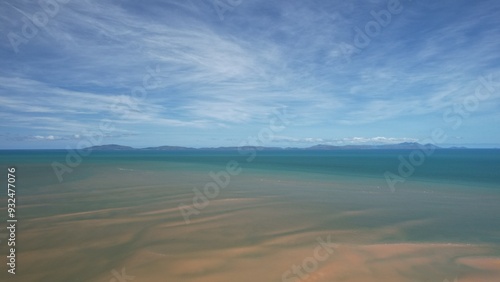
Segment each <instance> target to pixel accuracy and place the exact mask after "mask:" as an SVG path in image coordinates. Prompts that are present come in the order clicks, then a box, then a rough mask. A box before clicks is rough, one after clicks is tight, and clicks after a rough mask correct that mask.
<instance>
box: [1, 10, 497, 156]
mask: <svg viewBox="0 0 500 282" xmlns="http://www.w3.org/2000/svg"><path fill="white" fill-rule="evenodd" d="M0 31H1V35H2V38H1V40H0V64H1V65H0V119H1V120H2V122H1V123H0V149H55V148H60V149H65V148H66V149H68V148H78V147H85V145H103V144H111V143H114V144H121V145H128V146H133V147H148V146H160V145H174V146H190V147H212V146H240V145H253V144H255V145H264V146H281V147H287V146H293V147H308V146H312V145H316V144H332V145H351V144H389V143H401V142H421V143H434V144H436V145H438V146H444V147H447V146H469V147H500V127H499V125H500V111H499V110H500V2H499V1H494V0H492V1H486V0H485V1H465V0H453V1H450V0H444V1H429V0H421V1H417V0H400V1H398V0H381V1H379V0H366V1H340V0H338V1H337V0H329V1H326V0H325V1H321V0H311V1H298V0H287V1H284V0H283V1H268V0H267V1H260V0H215V1H214V0H199V1H198V0H196V1H195V0H186V1H181V0H178V1H165V0H164V1H153V0H147V1H132V0H113V1H106V0H104V1H94V0H82V1H70V0H41V1H24V0H7V1H5V0H4V1H2V2H1V3H0ZM436 136H439V138H438V137H436Z"/></svg>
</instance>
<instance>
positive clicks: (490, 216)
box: [0, 149, 500, 282]
mask: <svg viewBox="0 0 500 282" xmlns="http://www.w3.org/2000/svg"><path fill="white" fill-rule="evenodd" d="M84 153H85V154H82V152H77V151H68V150H19V151H16V150H11V151H0V168H1V170H0V184H1V185H2V186H3V187H6V183H7V179H6V178H7V167H15V168H16V179H17V181H16V197H17V202H16V211H17V218H18V224H17V225H18V228H17V231H16V232H17V245H18V247H17V249H16V252H17V253H16V255H17V273H16V275H15V276H13V275H10V274H7V273H6V269H7V268H6V264H5V263H2V264H1V267H0V271H1V272H0V279H1V281H106V282H107V281H115V282H116V281H132V279H131V278H130V277H134V280H133V281H209V282H210V281H214V282H215V281H293V282H298V281H319V282H321V281H325V282H326V281H438V282H443V281H445V280H446V279H447V280H449V281H453V280H454V279H458V280H457V281H460V282H463V281H500V220H499V216H498V215H499V214H500V150H498V149H496V150H495V149H447V150H439V149H438V150H435V151H433V152H423V151H412V150H337V151H306V150H304V151H283V150H277V151H267V150H262V151H257V150H256V151H253V150H245V151H241V152H237V151H214V150H206V151H200V150H197V151H144V150H136V151H86V152H84ZM388 173H389V174H388ZM58 174H59V176H58ZM388 175H391V177H392V178H390V179H389V181H388V179H387V176H388ZM391 179H392V180H391ZM394 179H397V181H396V182H394ZM391 181H392V183H393V185H392V186H391ZM221 183H222V184H221ZM5 190H6V189H5ZM6 194H7V193H6V192H2V194H0V203H2V204H1V205H0V207H1V208H2V209H1V210H0V212H1V214H0V226H1V227H3V226H4V225H5V224H6V219H7V210H6V208H5V207H6V203H7V195H6ZM2 229H4V227H3V228H2ZM1 235H2V233H1V232H0V240H2V242H0V254H1V256H2V257H4V259H5V261H6V258H5V257H6V255H7V245H6V241H5V240H3V239H2V237H1ZM325 240H326V241H328V240H330V241H331V246H332V247H331V250H333V251H332V252H331V253H329V252H327V249H324V252H325V254H326V257H325V256H322V257H321V258H324V257H325V259H324V260H321V259H318V258H319V257H318V258H316V256H315V254H316V253H315V250H316V247H317V246H321V244H320V243H319V242H325ZM323 245H324V244H323ZM328 250H330V249H328ZM4 254H5V255H4ZM294 266H296V267H295V268H294ZM125 272H126V275H124V273H125ZM117 273H118V274H117ZM127 275H128V276H127ZM4 279H9V280H4ZM113 279H114V280H113ZM120 279H121V280H120ZM127 279H130V280H127ZM495 279H496V280H495Z"/></svg>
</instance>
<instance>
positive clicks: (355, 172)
mask: <svg viewBox="0 0 500 282" xmlns="http://www.w3.org/2000/svg"><path fill="white" fill-rule="evenodd" d="M411 152H412V151H411V150H345V151H258V152H256V155H255V158H253V159H251V160H249V156H250V152H248V151H247V152H246V153H244V154H240V153H238V152H230V151H223V152H222V151H180V152H168V151H108V152H105V151H94V152H91V154H90V155H88V156H82V157H81V161H80V162H79V163H78V165H77V166H76V167H74V168H72V169H73V171H72V172H71V173H67V174H66V176H67V179H68V180H70V179H73V178H78V174H79V171H82V173H83V171H84V170H82V169H81V168H82V167H96V168H97V167H102V166H116V167H118V166H120V165H121V166H128V167H133V168H141V169H151V170H162V169H179V168H190V169H194V170H204V169H207V166H215V167H221V168H223V167H224V166H225V164H226V163H227V162H228V161H231V160H235V161H237V162H238V163H239V164H240V166H241V167H242V168H243V169H247V170H264V171H268V172H278V171H279V172H281V173H290V174H294V173H299V172H309V173H315V174H320V175H323V176H328V175H337V176H344V177H368V178H376V179H385V178H384V173H385V172H386V171H390V172H392V173H394V174H396V175H400V174H399V172H398V166H399V165H400V163H401V161H400V159H399V158H400V156H401V157H403V158H404V159H406V160H408V157H409V155H410V154H411ZM67 155H68V151H66V150H29V151H28V150H26V151H0V157H1V160H0V165H2V166H8V165H14V166H25V165H28V164H29V165H31V166H35V167H39V168H40V169H41V171H40V172H43V173H44V174H47V175H46V177H45V179H46V181H49V182H50V181H57V178H55V175H54V178H53V179H51V177H50V175H48V174H54V172H52V173H50V172H48V171H47V168H49V167H50V165H51V164H52V163H53V162H60V163H61V164H66V160H65V159H66V157H67ZM417 161H418V162H420V160H418V159H417ZM413 168H414V172H413V174H412V175H411V176H408V177H405V179H406V180H420V181H430V182H440V183H455V184H461V183H464V184H474V185H485V186H490V187H499V186H500V150H498V149H467V150H436V151H434V152H433V153H432V154H431V155H429V156H425V158H424V159H423V162H422V163H421V164H416V165H414V166H413ZM50 169H51V168H50Z"/></svg>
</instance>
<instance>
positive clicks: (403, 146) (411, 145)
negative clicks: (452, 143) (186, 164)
mask: <svg viewBox="0 0 500 282" xmlns="http://www.w3.org/2000/svg"><path fill="white" fill-rule="evenodd" d="M423 147H425V148H427V149H449V150H453V149H467V148H466V147H451V148H442V147H438V146H436V145H432V144H425V145H423V144H420V143H417V142H404V143H399V144H384V145H343V146H335V145H325V144H318V145H314V146H311V147H306V148H296V147H286V148H282V147H262V146H255V147H252V146H243V147H207V148H193V147H182V146H159V147H146V148H133V147H130V146H122V145H117V144H108V145H100V146H92V147H87V148H85V149H86V150H96V151H130V150H143V151H206V150H213V151H235V150H245V149H257V150H266V151H274V150H289V151H291V150H297V151H299V150H300V151H304V150H309V151H332V150H374V149H375V150H413V149H421V148H423Z"/></svg>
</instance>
